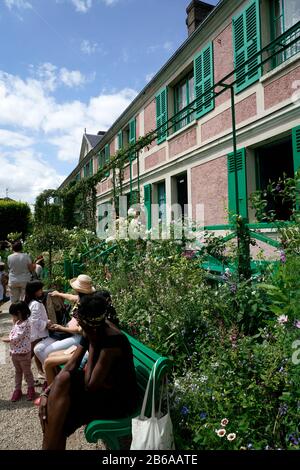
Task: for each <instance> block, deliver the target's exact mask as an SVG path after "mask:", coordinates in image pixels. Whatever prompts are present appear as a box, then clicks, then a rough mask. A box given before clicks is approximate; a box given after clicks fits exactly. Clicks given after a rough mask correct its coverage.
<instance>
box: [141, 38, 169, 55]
mask: <svg viewBox="0 0 300 470" xmlns="http://www.w3.org/2000/svg"><path fill="white" fill-rule="evenodd" d="M159 50H164V51H167V52H172V51H173V50H174V45H173V43H172V42H171V41H165V42H164V43H163V44H154V45H152V46H148V47H147V49H146V52H147V53H148V54H153V53H154V52H157V51H159Z"/></svg>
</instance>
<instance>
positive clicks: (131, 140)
mask: <svg viewBox="0 0 300 470" xmlns="http://www.w3.org/2000/svg"><path fill="white" fill-rule="evenodd" d="M135 142H136V121H135V118H134V119H132V120H131V121H130V123H129V145H131V144H135ZM135 158H136V152H131V153H130V155H129V159H130V160H134V159H135Z"/></svg>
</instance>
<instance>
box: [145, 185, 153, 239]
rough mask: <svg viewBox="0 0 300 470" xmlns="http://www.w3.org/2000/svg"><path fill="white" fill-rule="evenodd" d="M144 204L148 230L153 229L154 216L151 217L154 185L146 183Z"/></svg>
mask: <svg viewBox="0 0 300 470" xmlns="http://www.w3.org/2000/svg"><path fill="white" fill-rule="evenodd" d="M144 206H145V212H146V227H147V230H151V227H152V217H151V206H152V185H151V184H146V185H145V186H144Z"/></svg>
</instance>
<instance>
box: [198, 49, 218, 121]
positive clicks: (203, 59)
mask: <svg viewBox="0 0 300 470" xmlns="http://www.w3.org/2000/svg"><path fill="white" fill-rule="evenodd" d="M194 77H195V97H196V99H197V101H196V118H197V119H199V118H200V117H201V116H203V115H204V114H206V113H208V112H209V111H211V110H212V109H214V107H215V100H214V97H213V90H211V91H209V90H210V89H211V88H212V86H213V84H214V61H213V46H212V43H210V44H209V45H208V46H206V47H205V48H204V49H202V51H201V52H200V53H199V54H198V55H196V57H195V58H194Z"/></svg>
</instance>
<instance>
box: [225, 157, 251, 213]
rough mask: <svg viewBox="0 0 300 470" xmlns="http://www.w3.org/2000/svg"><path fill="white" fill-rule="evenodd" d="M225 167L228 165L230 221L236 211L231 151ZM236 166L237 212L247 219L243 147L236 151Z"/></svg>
mask: <svg viewBox="0 0 300 470" xmlns="http://www.w3.org/2000/svg"><path fill="white" fill-rule="evenodd" d="M227 167H228V211H229V221H232V218H233V215H235V214H236V212H237V207H236V187H235V172H234V154H233V152H232V153H229V154H228V156H227ZM236 167H237V176H238V192H239V212H240V215H241V216H242V217H243V218H244V219H248V201H247V172H246V149H244V148H243V149H240V150H238V151H237V155H236Z"/></svg>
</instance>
